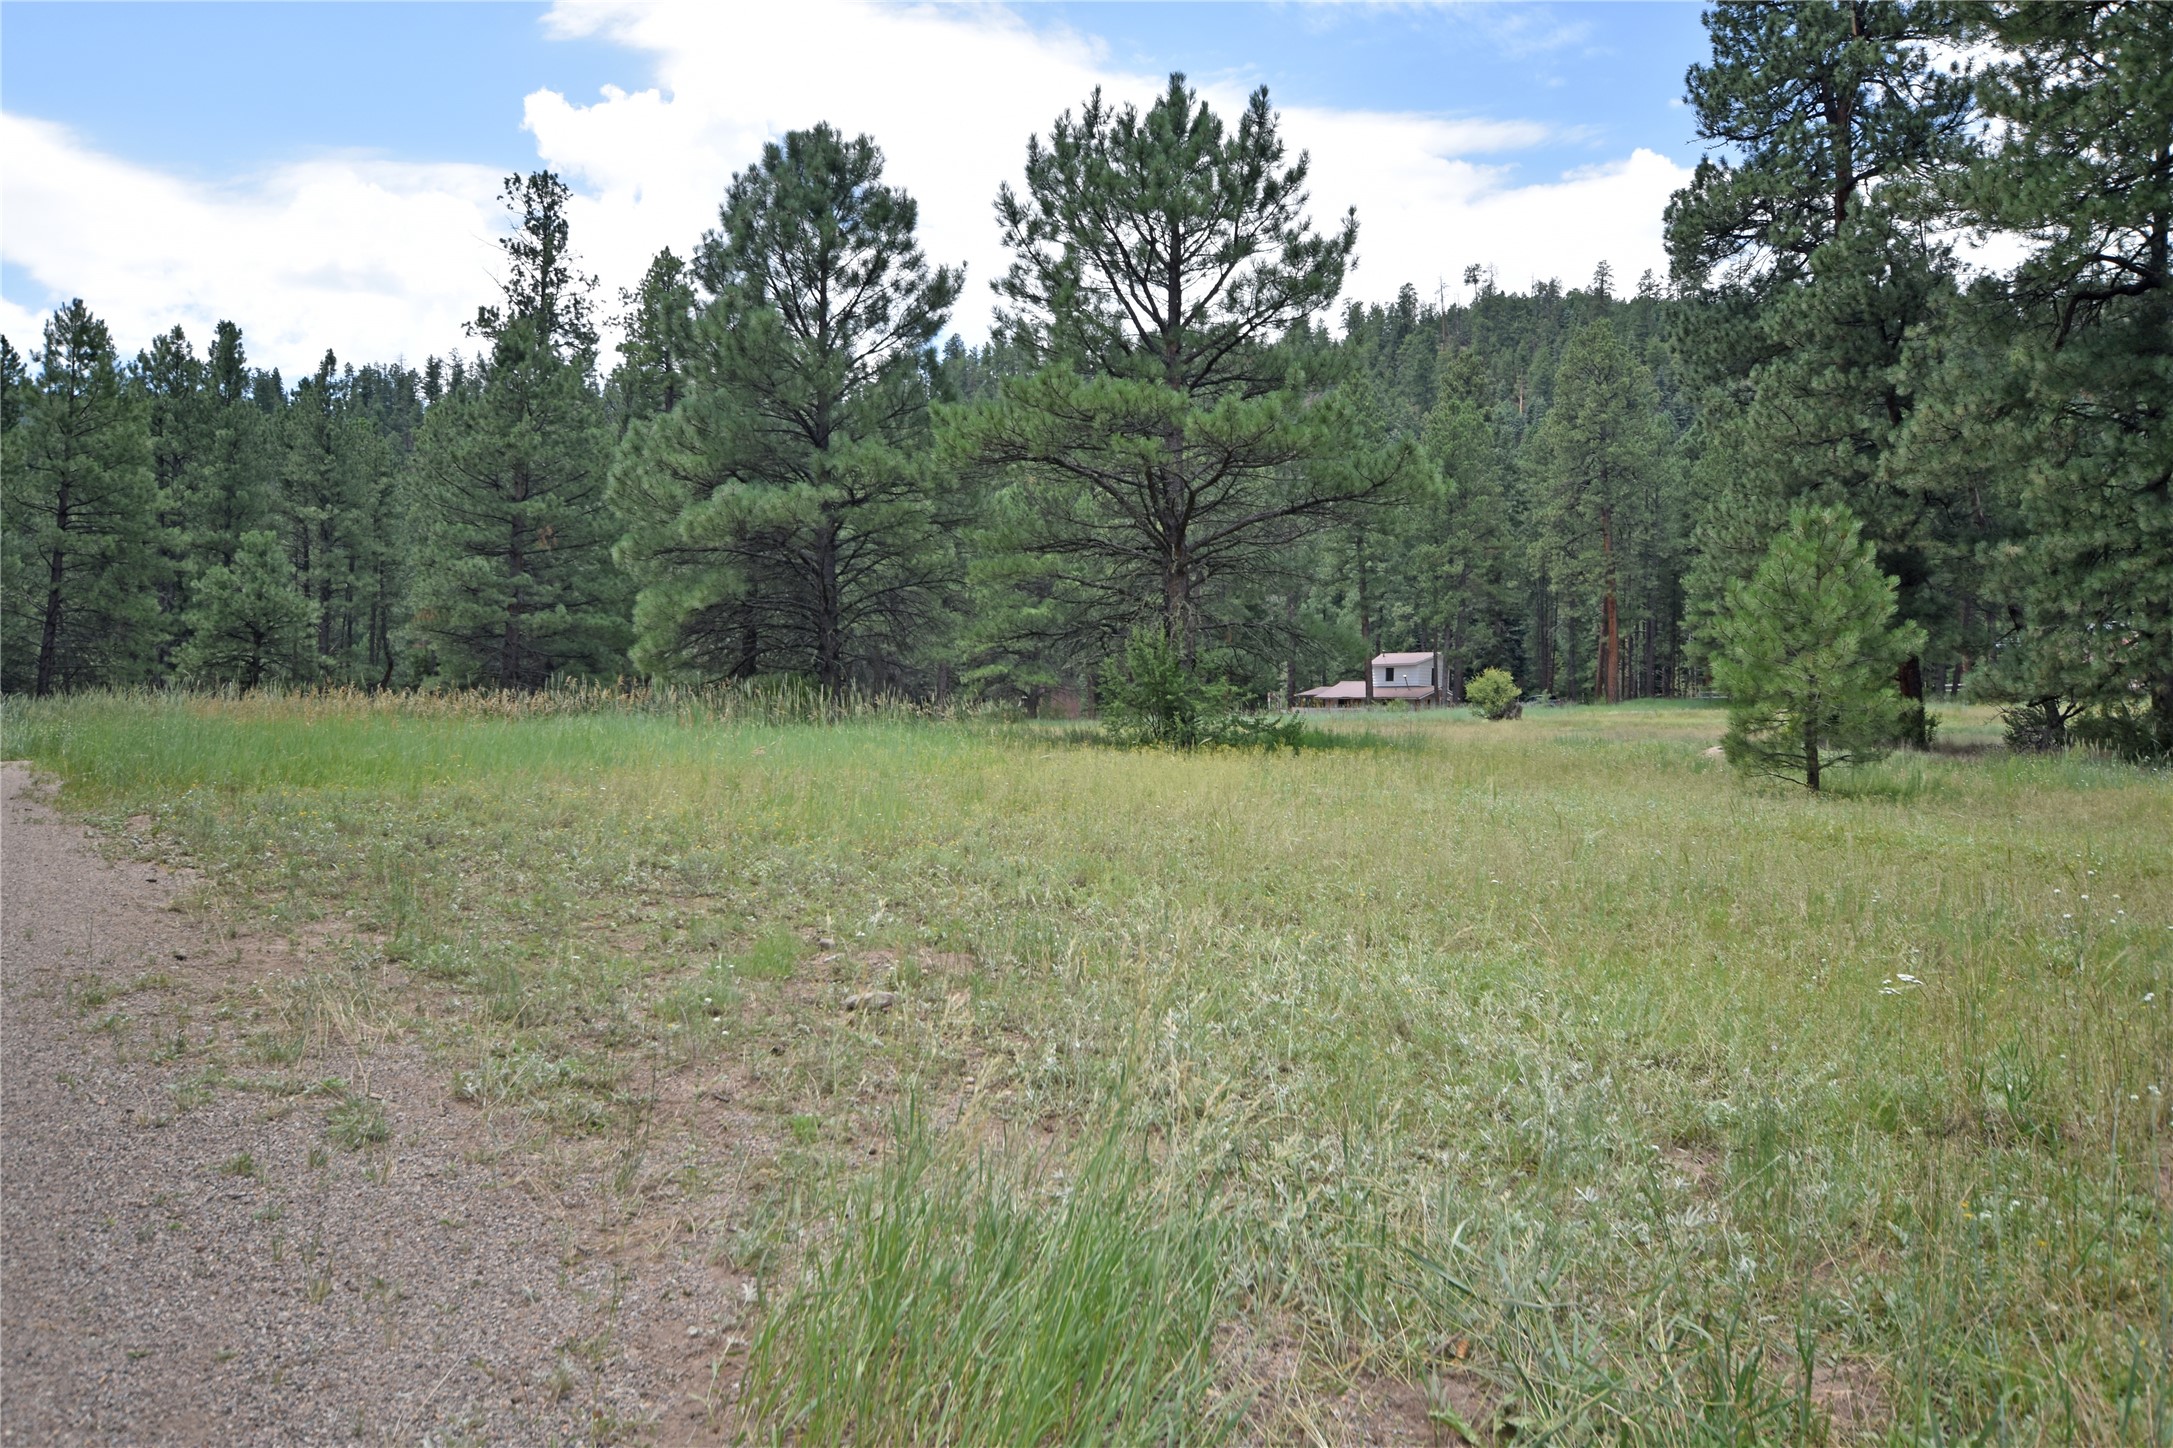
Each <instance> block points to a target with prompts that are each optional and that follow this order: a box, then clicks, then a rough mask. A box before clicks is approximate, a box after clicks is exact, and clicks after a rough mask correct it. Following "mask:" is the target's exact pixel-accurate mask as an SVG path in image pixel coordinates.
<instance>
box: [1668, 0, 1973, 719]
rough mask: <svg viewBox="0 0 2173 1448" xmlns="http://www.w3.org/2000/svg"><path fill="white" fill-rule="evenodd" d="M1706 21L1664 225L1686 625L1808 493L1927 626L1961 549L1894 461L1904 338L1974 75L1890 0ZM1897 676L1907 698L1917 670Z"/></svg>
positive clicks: (1937, 299)
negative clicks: (1688, 551)
mask: <svg viewBox="0 0 2173 1448" xmlns="http://www.w3.org/2000/svg"><path fill="white" fill-rule="evenodd" d="M1705 22H1706V28H1707V30H1708V32H1709V33H1710V35H1711V37H1712V47H1713V53H1712V59H1711V61H1710V62H1709V63H1707V64H1703V65H1698V66H1693V67H1692V68H1691V70H1690V73H1689V75H1688V77H1687V78H1686V81H1687V88H1688V99H1689V101H1690V103H1691V106H1692V107H1693V109H1694V111H1695V113H1696V116H1697V119H1698V127H1699V134H1700V136H1701V137H1702V138H1704V139H1705V140H1707V141H1708V142H1710V143H1712V144H1713V146H1715V147H1716V148H1717V149H1718V151H1719V153H1720V154H1717V155H1709V156H1708V157H1707V158H1706V159H1704V160H1702V161H1701V162H1700V163H1699V165H1698V169H1697V173H1696V175H1695V177H1694V178H1693V180H1692V181H1691V184H1690V185H1689V186H1688V187H1686V188H1685V189H1684V190H1683V191H1681V192H1678V193H1677V194H1676V196H1675V197H1674V198H1673V200H1671V202H1670V203H1669V206H1668V212H1667V235H1668V247H1669V253H1670V257H1671V261H1672V264H1673V270H1674V275H1675V279H1676V281H1677V283H1678V284H1679V285H1681V286H1682V287H1684V288H1685V289H1686V290H1688V291H1690V292H1691V293H1693V294H1694V295H1695V297H1696V302H1695V304H1694V305H1692V306H1691V307H1690V308H1688V309H1687V310H1686V311H1685V313H1684V314H1683V318H1682V323H1681V326H1680V328H1679V331H1678V336H1677V347H1678V351H1679V354H1680V356H1681V358H1682V360H1683V363H1684V365H1685V366H1686V367H1687V368H1688V369H1689V370H1690V372H1691V373H1692V374H1693V375H1694V377H1695V378H1696V380H1697V382H1698V383H1699V384H1700V385H1701V386H1702V387H1704V388H1706V389H1707V392H1706V396H1705V398H1704V404H1703V405H1704V410H1705V444H1704V449H1703V463H1704V475H1703V486H1702V487H1701V489H1700V491H1701V492H1703V493H1704V494H1705V495H1706V496H1707V498H1708V499H1709V500H1710V501H1709V503H1708V505H1707V508H1706V511H1705V516H1704V518H1703V519H1702V520H1701V523H1700V526H1699V530H1698V540H1697V558H1696V562H1695V566H1694V567H1693V569H1692V578H1691V593H1692V608H1693V611H1694V612H1697V613H1699V614H1701V615H1702V614H1703V613H1704V612H1706V611H1709V610H1710V609H1712V608H1713V607H1716V606H1718V604H1719V603H1720V601H1721V600H1722V599H1723V598H1724V597H1725V595H1726V587H1727V584H1728V583H1729V581H1730V580H1732V579H1736V578H1740V577H1742V576H1744V575H1745V574H1747V572H1748V571H1749V570H1750V569H1751V568H1752V567H1754V566H1756V564H1757V561H1758V558H1759V555H1760V553H1761V551H1762V550H1763V548H1764V547H1765V544H1766V540H1767V539H1768V538H1770V537H1771V535H1772V533H1773V530H1774V529H1775V528H1776V527H1778V526H1779V524H1780V522H1781V519H1782V517H1783V516H1784V515H1785V513H1786V512H1787V510H1788V509H1789V507H1790V506H1791V505H1792V504H1793V503H1795V502H1797V501H1799V500H1804V499H1813V500H1823V501H1829V502H1837V503H1845V504H1846V505H1847V506H1849V507H1850V508H1851V509H1853V510H1854V511H1855V513H1856V514H1857V515H1858V516H1859V517H1860V518H1861V519H1863V521H1864V526H1865V529H1866V531H1867V533H1868V534H1869V535H1870V536H1871V537H1872V538H1873V539H1874V540H1875V541H1876V542H1877V544H1878V545H1879V547H1880V549H1881V555H1882V562H1883V563H1884V565H1885V566H1886V567H1887V568H1888V570H1889V571H1890V572H1893V573H1895V574H1896V575H1898V576H1899V577H1900V578H1901V579H1902V590H1903V604H1904V611H1905V612H1906V613H1908V614H1910V615H1911V616H1912V617H1922V618H1925V619H1932V620H1942V619H1944V618H1946V617H1947V616H1948V615H1949V614H1950V613H1951V611H1952V610H1951V604H1952V602H1953V578H1952V574H1953V573H1954V572H1955V571H1957V570H1958V569H1960V568H1961V567H1962V559H1963V557H1964V556H1965V555H1966V553H1967V551H1968V548H1969V540H1968V539H1967V538H1966V537H1965V536H1958V535H1957V534H1956V532H1955V531H1954V530H1953V529H1951V528H1949V527H1947V526H1945V525H1947V524H1950V523H1952V522H1954V521H1955V520H1956V519H1957V518H1958V517H1963V516H1966V515H1962V514H1958V513H1957V511H1956V510H1955V509H1954V508H1953V507H1952V506H1951V504H1952V501H1953V500H1951V499H1948V498H1944V497H1940V496H1935V495H1927V494H1926V493H1925V492H1924V490H1923V488H1922V486H1921V484H1922V483H1923V482H1924V481H1925V479H1924V478H1923V477H1921V476H1920V475H1910V474H1905V473H1902V472H1900V471H1898V470H1897V469H1896V468H1895V467H1894V466H1893V465H1892V455H1893V450H1894V448H1895V446H1896V443H1897V440H1898V438H1899V436H1900V432H1901V430H1902V428H1903V426H1904V424H1905V423H1906V421H1907V419H1908V416H1909V413H1910V411H1911V410H1912V408H1913V407H1914V405H1915V395H1914V389H1913V386H1912V383H1911V375H1910V369H1909V367H1908V365H1907V364H1908V345H1909V343H1910V340H1911V338H1912V337H1913V336H1914V335H1916V334H1917V333H1919V332H1921V331H1922V330H1923V329H1925V328H1926V327H1928V326H1931V325H1933V324H1934V322H1935V320H1936V318H1937V316H1938V315H1939V312H1940V309H1941V307H1942V306H1943V305H1944V301H1945V299H1946V297H1947V296H1948V295H1950V294H1951V290H1952V281H1951V277H1952V271H1953V262H1952V258H1951V256H1950V255H1949V254H1948V252H1947V250H1946V249H1945V247H1944V246H1943V244H1941V243H1940V241H1939V240H1938V236H1937V229H1936V227H1935V226H1933V225H1932V224H1931V223H1933V222H1934V221H1935V220H1936V212H1935V210H1934V209H1933V208H1930V207H1929V206H1927V205H1926V197H1927V196H1928V195H1929V194H1930V190H1931V188H1932V186H1933V185H1934V183H1936V182H1937V181H1939V180H1940V179H1941V178H1943V177H1945V176H1947V175H1949V174H1951V173H1952V172H1953V171H1954V170H1955V169H1956V168H1958V167H1959V166H1961V165H1962V164H1964V163H1965V162H1966V160H1967V158H1968V156H1969V154H1970V148H1971V145H1972V140H1971V137H1970V135H1969V132H1968V125H1969V121H1970V118H1971V104H1970V83H1969V80H1968V78H1967V77H1966V76H1963V75H1959V74H1955V73H1953V72H1951V71H1949V70H1947V69H1945V68H1943V67H1942V66H1941V65H1940V64H1938V63H1937V61H1936V60H1935V59H1934V57H1933V55H1932V52H1931V49H1930V47H1929V44H1928V42H1932V41H1936V40H1940V39H1943V38H1944V37H1945V35H1946V33H1947V30H1948V28H1949V26H1948V22H1947V21H1946V19H1945V18H1944V15H1943V12H1942V11H1941V10H1940V8H1939V7H1937V6H1933V5H1925V4H1908V3H1894V0H1847V3H1839V4H1828V3H1796V4H1784V5H1764V4H1752V3H1722V4H1719V5H1716V6H1714V7H1713V8H1712V9H1710V10H1708V11H1707V12H1706V13H1705ZM1901 683H1902V687H1903V690H1904V692H1905V694H1907V695H1908V696H1909V697H1911V698H1914V699H1921V697H1922V693H1923V689H1922V682H1921V676H1920V671H1919V665H1918V662H1917V661H1916V660H1915V659H1909V660H1905V661H1904V662H1903V668H1902V677H1901Z"/></svg>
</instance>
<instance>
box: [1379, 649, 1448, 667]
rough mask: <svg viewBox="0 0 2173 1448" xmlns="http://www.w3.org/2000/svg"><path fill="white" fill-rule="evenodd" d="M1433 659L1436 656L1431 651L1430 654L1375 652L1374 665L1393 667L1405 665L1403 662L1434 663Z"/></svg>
mask: <svg viewBox="0 0 2173 1448" xmlns="http://www.w3.org/2000/svg"><path fill="white" fill-rule="evenodd" d="M1433 661H1434V656H1433V655H1432V654H1430V653H1428V654H1375V655H1374V656H1373V664H1374V667H1375V668H1383V667H1388V668H1393V667H1397V666H1400V665H1403V664H1430V663H1432V662H1433Z"/></svg>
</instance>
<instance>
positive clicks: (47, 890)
mask: <svg viewBox="0 0 2173 1448" xmlns="http://www.w3.org/2000/svg"><path fill="white" fill-rule="evenodd" d="M0 783H4V795H5V800H4V815H0V1441H5V1442H9V1443H109V1442H110V1443H222V1444H226V1443H232V1444H250V1443H266V1444H269V1443H279V1444H302V1443H353V1442H365V1443H394V1442H401V1443H411V1444H412V1443H416V1442H428V1443H432V1444H445V1443H460V1442H476V1443H486V1442H487V1443H500V1442H520V1443H538V1444H542V1443H594V1442H601V1441H636V1442H648V1441H657V1442H697V1441H714V1440H715V1439H716V1437H717V1436H718V1435H717V1433H716V1431H715V1424H716V1419H715V1418H714V1416H713V1414H712V1412H711V1407H712V1404H711V1402H710V1401H709V1396H708V1395H709V1394H710V1393H712V1392H713V1391H715V1389H714V1384H715V1383H716V1381H717V1378H716V1376H715V1374H714V1373H713V1372H712V1370H711V1353H712V1352H713V1351H714V1349H713V1348H711V1347H710V1344H711V1343H712V1341H713V1340H714V1337H715V1329H714V1328H713V1327H712V1326H703V1325H702V1324H715V1323H717V1322H719V1321H720V1320H725V1321H728V1320H729V1319H730V1317H731V1316H732V1314H733V1309H734V1306H735V1304H734V1301H733V1300H732V1297H733V1294H732V1292H731V1289H732V1288H734V1287H735V1286H736V1284H735V1283H734V1282H732V1281H731V1280H729V1279H727V1278H723V1277H721V1276H720V1275H719V1274H717V1273H716V1272H715V1271H713V1270H712V1269H709V1268H707V1267H705V1266H704V1265H703V1264H702V1263H701V1261H700V1260H699V1258H698V1257H696V1256H693V1255H689V1254H676V1255H675V1254H668V1253H650V1254H646V1255H642V1256H639V1257H634V1256H629V1254H627V1253H626V1252H623V1251H613V1250H610V1248H609V1243H608V1241H607V1240H606V1237H607V1235H608V1234H606V1233H603V1232H601V1231H600V1230H599V1229H598V1228H597V1226H596V1223H597V1222H598V1220H599V1216H598V1211H597V1205H596V1202H595V1200H594V1197H595V1193H594V1191H593V1190H592V1189H590V1188H588V1187H584V1186H583V1185H581V1184H579V1183H578V1182H576V1183H573V1184H571V1185H567V1184H563V1183H561V1184H560V1185H558V1186H557V1187H556V1188H554V1187H551V1186H546V1185H543V1184H542V1183H540V1182H539V1180H538V1178H537V1176H536V1174H535V1171H534V1166H535V1163H534V1161H533V1159H532V1156H531V1154H528V1153H524V1152H523V1151H521V1150H519V1149H518V1148H517V1147H515V1146H513V1145H511V1144H510V1143H508V1142H504V1141H500V1140H498V1139H497V1138H496V1137H495V1136H494V1135H493V1132H492V1128H491V1124H490V1123H489V1122H488V1121H486V1120H483V1119H482V1118H481V1117H480V1115H479V1114H478V1113H476V1112H475V1111H473V1110H471V1109H469V1108H465V1107H462V1106H460V1105H459V1104H457V1103H456V1102H455V1101H454V1100H453V1099H452V1094H451V1092H450V1090H449V1089H448V1083H447V1081H446V1079H445V1076H444V1074H443V1073H442V1072H441V1071H440V1070H438V1069H437V1068H435V1067H434V1066H433V1064H432V1063H431V1062H429V1061H428V1060H427V1059H426V1058H425V1057H424V1056H423V1055H422V1053H421V1052H420V1051H419V1050H417V1049H416V1048H414V1047H412V1046H403V1045H400V1044H397V1043H393V1044H376V1045H374V1046H371V1047H368V1048H362V1047H358V1046H356V1044H355V1043H353V1042H329V1041H320V1042H317V1043H314V1044H313V1046H312V1047H311V1048H310V1049H309V1050H308V1052H307V1054H306V1055H304V1056H303V1057H302V1058H300V1059H297V1060H295V1061H292V1062H290V1063H284V1064H282V1066H281V1068H280V1071H279V1073H278V1075H279V1078H280V1080H281V1082H282V1083H284V1084H282V1085H281V1086H279V1087H278V1088H277V1089H267V1088H266V1087H264V1086H263V1085H261V1084H259V1085H255V1086H252V1085H251V1084H250V1083H248V1082H246V1081H237V1080H236V1078H235V1077H234V1075H233V1074H232V1073H231V1072H225V1073H224V1074H221V1071H222V1070H223V1068H216V1069H214V1068H210V1067H209V1065H208V1063H211V1062H213V1061H225V1060H229V1059H232V1049H231V1048H232V1047H233V1046H234V1044H235V1042H236V1041H237V1039H238V1037H239V1035H240V1033H241V1031H242V1030H243V1027H242V1026H241V1024H240V1022H239V1020H238V1018H237V1013H236V1012H235V1010H234V1009H233V1005H232V1003H233V1002H234V1000H235V999H236V997H237V993H244V992H247V991H248V990H250V989H252V988H254V987H255V986H258V985H262V984H263V983H264V977H265V976H266V975H267V974H268V973H269V972H273V971H279V972H285V973H288V974H293V973H295V972H298V971H305V970H307V969H309V968H310V962H309V961H308V960H307V959H306V958H297V957H294V956H286V957H284V958H281V959H278V960H277V961H276V963H272V964H267V960H268V959H269V958H270V953H269V952H265V953H259V954H256V955H252V953H251V952H250V951H248V950H246V949H244V948H242V947H241V946H240V945H237V943H236V942H234V941H231V940H225V939H221V938H219V937H218V934H217V931H216V929H215V922H209V921H204V920H200V919H196V918H193V917H191V916H190V915H189V914H188V913H186V912H184V911H183V910H181V909H180V908H178V905H177V900H176V897H177V895H178V894H179V893H180V892H181V890H182V888H183V887H184V885H185V883H186V882H183V881H177V880H175V879H173V878H172V877H171V876H170V875H169V874H168V872H167V871H166V870H165V869H163V868H159V867H155V866H144V865H140V864H138V865H131V864H129V863H126V862H125V861H124V862H121V863H118V864H116V863H109V862H108V861H106V860H105V859H103V858H101V857H100V855H99V853H98V851H97V850H96V849H95V848H94V847H93V845H94V842H93V841H92V840H91V839H90V838H88V837H87V835H86V832H85V831H84V830H83V829H82V828H81V827H80V826H78V825H76V824H74V823H73V822H71V821H69V820H67V819H65V818H63V817H61V816H59V815H57V814H56V813H55V812H54V811H53V810H52V809H51V808H50V807H49V806H48V805H46V804H45V803H44V802H43V799H42V797H41V790H40V788H39V786H38V785H36V784H35V783H34V782H33V781H32V779H31V776H30V775H29V773H28V772H27V771H26V770H25V769H24V768H23V767H22V766H20V765H15V764H9V765H6V766H5V767H4V771H0ZM266 1074H267V1075H269V1074H271V1073H266ZM304 1080H308V1081H316V1082H320V1083H329V1082H331V1081H335V1080H336V1081H341V1082H345V1083H347V1086H346V1090H349V1091H352V1092H353V1093H355V1095H356V1096H357V1097H358V1098H359V1099H363V1100H367V1101H369V1102H371V1103H373V1104H374V1105H375V1106H376V1107H378V1108H380V1109H381V1110H382V1112H383V1120H384V1122H385V1123H386V1125H387V1126H388V1127H389V1135H388V1136H387V1138H386V1139H385V1140H384V1141H383V1142H381V1143H379V1144H377V1145H374V1146H364V1147H362V1148H360V1149H357V1150H348V1149H343V1148H342V1147H341V1146H339V1145H337V1144H335V1143H333V1142H332V1141H331V1140H329V1139H328V1136H327V1130H326V1123H327V1115H328V1112H329V1111H330V1110H331V1109H332V1108H333V1107H334V1106H335V1105H336V1104H338V1103H339V1102H340V1101H341V1100H343V1099H346V1098H345V1097H344V1096H343V1095H342V1094H341V1091H340V1089H339V1088H335V1087H332V1086H330V1085H320V1086H319V1087H318V1088H317V1089H315V1090H310V1091H304V1090H299V1089H297V1087H296V1083H298V1082H301V1081H304ZM705 1349H707V1350H706V1351H705Z"/></svg>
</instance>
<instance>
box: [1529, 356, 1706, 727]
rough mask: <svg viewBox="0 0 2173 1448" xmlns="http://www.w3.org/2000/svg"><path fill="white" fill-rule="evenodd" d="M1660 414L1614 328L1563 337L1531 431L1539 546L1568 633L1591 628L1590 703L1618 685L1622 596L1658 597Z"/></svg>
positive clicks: (1611, 697)
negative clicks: (1565, 612)
mask: <svg viewBox="0 0 2173 1448" xmlns="http://www.w3.org/2000/svg"><path fill="white" fill-rule="evenodd" d="M1668 432H1669V426H1668V422H1667V418H1666V416H1665V415H1664V414H1663V413H1662V412H1661V411H1660V406H1659V395H1658V392H1657V391H1656V389H1655V388H1654V386H1653V382H1652V375H1651V373H1650V372H1648V371H1647V370H1646V369H1645V368H1644V367H1643V366H1642V365H1641V364H1639V363H1638V361H1637V359H1636V358H1634V357H1632V356H1631V355H1630V352H1629V349H1628V348H1627V347H1625V346H1624V345H1623V343H1622V339H1621V337H1620V335H1619V334H1618V333H1617V332H1616V331H1615V329H1614V327H1613V326H1612V324H1610V323H1608V322H1605V321H1599V322H1594V323H1592V324H1591V325H1590V326H1588V327H1586V328H1585V329H1584V330H1582V331H1580V332H1578V333H1577V334H1576V335H1575V336H1574V337H1572V338H1571V339H1570V342H1569V345H1568V347H1567V348H1566V349H1565V350H1564V351H1563V353H1562V361H1561V365H1560V366H1559V368H1558V369H1557V370H1556V372H1555V378H1554V396H1553V403H1552V405H1551V406H1550V407H1549V408H1548V410H1547V415H1546V419H1545V420H1544V421H1543V422H1541V423H1540V425H1539V427H1538V429H1537V431H1536V432H1535V433H1534V434H1533V437H1532V444H1531V449H1530V454H1531V462H1530V466H1531V468H1532V474H1533V478H1534V483H1535V487H1536V490H1537V494H1538V497H1539V500H1540V514H1539V518H1540V528H1541V532H1540V538H1539V548H1540V553H1541V558H1542V560H1543V566H1544V568H1545V570H1546V573H1547V576H1548V578H1549V579H1550V581H1551V582H1552V583H1553V585H1554V587H1555V589H1556V590H1557V592H1558V593H1560V594H1561V595H1563V596H1564V597H1565V598H1568V599H1572V600H1574V601H1575V602H1576V604H1577V607H1576V609H1575V610H1574V612H1573V613H1572V615H1571V618H1570V621H1569V626H1570V627H1571V628H1579V627H1586V626H1596V632H1597V639H1596V647H1595V649H1594V651H1593V659H1594V667H1595V673H1594V688H1593V693H1594V695H1595V697H1597V698H1600V699H1603V700H1605V701H1606V702H1607V703H1610V704H1615V703H1620V702H1621V700H1622V695H1623V685H1624V682H1625V677H1624V676H1625V668H1624V660H1623V657H1622V629H1621V616H1622V605H1623V601H1624V597H1625V595H1626V594H1627V595H1628V596H1629V597H1630V598H1631V599H1632V600H1634V602H1635V604H1636V607H1637V608H1638V610H1639V611H1640V613H1642V612H1643V611H1645V610H1646V609H1649V608H1650V607H1651V606H1652V603H1653V597H1652V596H1653V595H1654V594H1655V593H1657V592H1658V591H1659V590H1658V588H1657V580H1656V579H1655V578H1653V577H1652V576H1651V573H1652V571H1653V570H1652V564H1653V562H1654V557H1653V555H1654V544H1655V541H1656V540H1657V538H1658V536H1659V534H1660V532H1661V529H1662V527H1663V526H1664V525H1663V520H1662V516H1661V513H1662V509H1663V507H1664V501H1663V499H1664V495H1665V493H1666V492H1667V489H1668V482H1667V470H1668V467H1669V463H1670V458H1669V444H1670V443H1671V442H1672V439H1671V438H1670V437H1669V436H1668Z"/></svg>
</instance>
